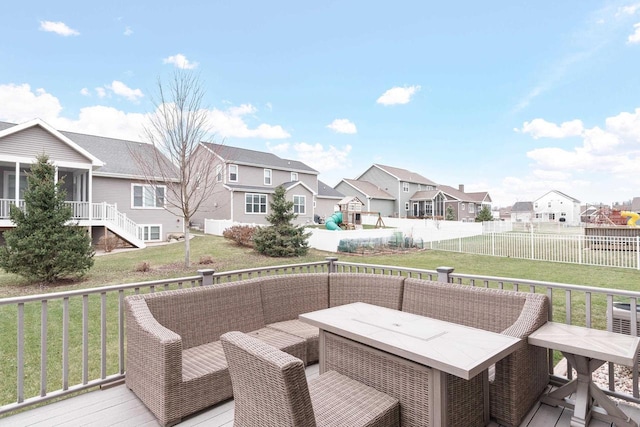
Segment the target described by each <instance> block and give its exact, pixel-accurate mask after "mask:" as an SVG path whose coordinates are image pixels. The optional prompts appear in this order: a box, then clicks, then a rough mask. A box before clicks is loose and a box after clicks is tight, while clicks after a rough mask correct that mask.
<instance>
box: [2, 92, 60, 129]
mask: <svg viewBox="0 0 640 427" xmlns="http://www.w3.org/2000/svg"><path fill="white" fill-rule="evenodd" d="M0 99H2V102H0V118H1V119H2V120H6V121H9V122H14V123H21V122H25V121H27V120H32V119H34V118H41V119H42V120H44V121H50V120H52V119H55V118H57V117H58V115H59V114H60V112H61V111H62V105H60V102H59V101H58V99H57V98H56V97H55V96H53V95H51V94H49V93H47V92H46V91H45V90H44V89H36V90H35V91H34V92H33V91H31V86H29V85H28V84H26V83H25V84H22V85H14V84H6V85H0Z"/></svg>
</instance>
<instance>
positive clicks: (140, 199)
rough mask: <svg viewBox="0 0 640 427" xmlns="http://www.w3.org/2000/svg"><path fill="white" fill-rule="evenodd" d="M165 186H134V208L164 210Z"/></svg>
mask: <svg viewBox="0 0 640 427" xmlns="http://www.w3.org/2000/svg"><path fill="white" fill-rule="evenodd" d="M164 193H165V186H164V185H158V186H153V185H140V184H134V185H133V207H134V208H164Z"/></svg>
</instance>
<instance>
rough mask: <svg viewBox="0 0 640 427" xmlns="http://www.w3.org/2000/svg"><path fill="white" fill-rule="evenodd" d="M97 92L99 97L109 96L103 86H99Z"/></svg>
mask: <svg viewBox="0 0 640 427" xmlns="http://www.w3.org/2000/svg"><path fill="white" fill-rule="evenodd" d="M96 94H98V98H104V97H105V96H107V91H106V89H105V88H103V87H97V88H96Z"/></svg>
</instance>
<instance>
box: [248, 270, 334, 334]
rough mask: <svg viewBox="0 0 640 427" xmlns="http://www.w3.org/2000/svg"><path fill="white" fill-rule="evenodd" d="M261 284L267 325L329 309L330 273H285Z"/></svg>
mask: <svg viewBox="0 0 640 427" xmlns="http://www.w3.org/2000/svg"><path fill="white" fill-rule="evenodd" d="M255 280H258V281H259V282H260V292H261V295H262V311H263V313H264V321H265V323H266V324H270V323H275V322H282V321H284V320H292V319H297V318H298V315H300V314H302V313H308V312H310V311H316V310H321V309H323V308H327V307H329V275H328V274H327V273H302V274H283V275H278V276H269V277H261V278H260V279H255Z"/></svg>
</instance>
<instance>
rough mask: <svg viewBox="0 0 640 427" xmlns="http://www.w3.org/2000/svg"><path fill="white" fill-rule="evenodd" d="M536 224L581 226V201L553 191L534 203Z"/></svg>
mask: <svg viewBox="0 0 640 427" xmlns="http://www.w3.org/2000/svg"><path fill="white" fill-rule="evenodd" d="M533 212H534V218H533V221H534V222H562V223H565V224H568V225H578V224H580V212H581V209H580V200H578V199H576V198H575V197H571V196H569V195H567V194H564V193H562V192H560V191H558V190H551V191H549V192H547V193H545V194H543V195H542V196H540V197H539V198H537V199H536V200H534V201H533Z"/></svg>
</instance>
